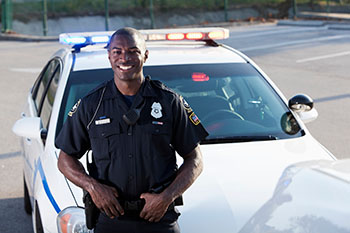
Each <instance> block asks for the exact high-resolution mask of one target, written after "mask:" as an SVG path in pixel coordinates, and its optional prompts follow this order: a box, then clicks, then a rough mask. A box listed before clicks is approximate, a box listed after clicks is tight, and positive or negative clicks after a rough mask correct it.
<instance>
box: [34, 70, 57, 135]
mask: <svg viewBox="0 0 350 233" xmlns="http://www.w3.org/2000/svg"><path fill="white" fill-rule="evenodd" d="M60 73H61V72H60V66H59V65H58V66H56V70H55V71H54V74H53V77H52V79H51V81H50V82H49V86H48V88H47V90H46V94H45V96H44V99H43V103H42V106H41V108H40V113H39V114H40V118H41V120H42V123H43V126H44V127H45V128H46V129H48V125H49V120H50V116H51V111H52V106H53V102H54V100H55V95H56V91H57V86H58V81H59V77H60Z"/></svg>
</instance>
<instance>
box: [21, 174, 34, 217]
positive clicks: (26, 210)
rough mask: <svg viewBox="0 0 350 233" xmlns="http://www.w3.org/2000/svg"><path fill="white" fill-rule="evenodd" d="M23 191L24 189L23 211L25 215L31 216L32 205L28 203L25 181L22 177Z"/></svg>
mask: <svg viewBox="0 0 350 233" xmlns="http://www.w3.org/2000/svg"><path fill="white" fill-rule="evenodd" d="M23 189H24V198H23V199H24V210H25V212H26V213H27V214H29V215H31V214H32V210H33V209H32V204H31V203H30V197H29V192H28V188H27V184H26V179H25V178H24V176H23Z"/></svg>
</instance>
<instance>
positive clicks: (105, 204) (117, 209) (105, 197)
mask: <svg viewBox="0 0 350 233" xmlns="http://www.w3.org/2000/svg"><path fill="white" fill-rule="evenodd" d="M57 165H58V169H59V170H60V171H61V172H62V174H63V175H64V176H65V177H67V179H69V180H70V181H71V182H73V183H74V184H75V185H77V186H79V187H80V188H82V189H84V190H86V191H88V192H89V193H90V195H91V198H92V200H93V202H94V203H95V205H96V206H97V208H99V209H100V210H101V211H103V212H104V213H106V215H107V216H109V217H110V218H114V217H117V216H119V215H123V214H124V210H123V208H122V207H121V206H120V204H119V202H118V200H117V197H118V192H117V190H116V189H115V188H114V187H110V186H107V185H104V184H101V183H100V182H98V181H97V180H95V179H94V178H92V177H91V176H89V175H88V174H87V173H86V172H85V169H84V167H83V165H82V164H81V163H80V162H79V160H78V159H76V158H74V157H72V156H70V155H68V154H67V153H65V152H64V151H62V150H61V152H60V155H59V158H58V163H57Z"/></svg>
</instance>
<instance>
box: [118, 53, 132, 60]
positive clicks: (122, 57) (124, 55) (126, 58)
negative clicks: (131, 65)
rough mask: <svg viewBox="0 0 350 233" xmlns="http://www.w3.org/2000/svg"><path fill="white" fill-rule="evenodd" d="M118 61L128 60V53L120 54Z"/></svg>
mask: <svg viewBox="0 0 350 233" xmlns="http://www.w3.org/2000/svg"><path fill="white" fill-rule="evenodd" d="M120 59H121V60H122V61H128V60H129V59H130V56H129V53H128V52H122V54H121V56H120Z"/></svg>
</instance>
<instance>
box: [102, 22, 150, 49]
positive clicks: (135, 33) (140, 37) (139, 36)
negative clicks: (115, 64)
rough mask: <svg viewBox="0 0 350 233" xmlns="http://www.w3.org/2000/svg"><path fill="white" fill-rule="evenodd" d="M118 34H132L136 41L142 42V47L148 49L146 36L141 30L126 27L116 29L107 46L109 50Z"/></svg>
mask: <svg viewBox="0 0 350 233" xmlns="http://www.w3.org/2000/svg"><path fill="white" fill-rule="evenodd" d="M116 36H131V37H133V38H134V40H135V41H137V42H140V43H141V46H142V49H144V50H146V41H145V38H144V36H143V35H142V34H141V32H139V31H138V30H136V29H135V28H131V27H124V28H120V29H118V30H117V31H115V32H114V33H113V35H112V36H111V38H110V40H109V42H108V44H107V46H106V48H107V50H109V49H110V48H109V46H110V44H111V42H112V41H113V40H114V39H115V37H116Z"/></svg>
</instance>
